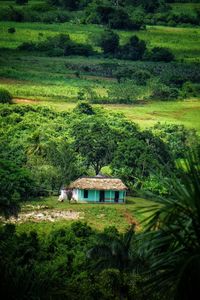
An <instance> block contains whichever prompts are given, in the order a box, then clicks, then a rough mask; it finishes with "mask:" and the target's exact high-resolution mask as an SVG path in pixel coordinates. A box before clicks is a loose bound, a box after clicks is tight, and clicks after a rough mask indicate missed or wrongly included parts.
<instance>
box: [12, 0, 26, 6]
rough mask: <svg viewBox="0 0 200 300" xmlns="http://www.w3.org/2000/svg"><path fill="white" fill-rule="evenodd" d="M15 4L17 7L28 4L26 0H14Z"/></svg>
mask: <svg viewBox="0 0 200 300" xmlns="http://www.w3.org/2000/svg"><path fill="white" fill-rule="evenodd" d="M15 3H16V4H19V5H24V4H27V3H28V0H15Z"/></svg>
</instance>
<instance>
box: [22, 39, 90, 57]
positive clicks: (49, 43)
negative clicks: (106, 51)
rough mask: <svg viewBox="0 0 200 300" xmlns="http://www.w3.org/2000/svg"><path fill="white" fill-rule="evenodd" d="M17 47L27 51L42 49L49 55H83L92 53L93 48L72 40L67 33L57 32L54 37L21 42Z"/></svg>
mask: <svg viewBox="0 0 200 300" xmlns="http://www.w3.org/2000/svg"><path fill="white" fill-rule="evenodd" d="M18 49H20V50H27V51H42V52H43V51H44V52H46V53H47V54H48V55H49V56H63V55H65V56H67V55H84V56H89V55H91V54H93V49H92V47H91V46H90V45H84V44H79V43H76V42H73V41H72V40H71V39H70V37H69V35H65V34H59V35H56V36H54V37H48V38H47V39H46V40H44V41H41V42H38V43H33V42H25V43H22V44H21V45H20V46H19V47H18Z"/></svg>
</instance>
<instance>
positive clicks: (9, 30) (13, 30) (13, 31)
mask: <svg viewBox="0 0 200 300" xmlns="http://www.w3.org/2000/svg"><path fill="white" fill-rule="evenodd" d="M15 32H16V30H15V28H14V27H10V28H8V33H15Z"/></svg>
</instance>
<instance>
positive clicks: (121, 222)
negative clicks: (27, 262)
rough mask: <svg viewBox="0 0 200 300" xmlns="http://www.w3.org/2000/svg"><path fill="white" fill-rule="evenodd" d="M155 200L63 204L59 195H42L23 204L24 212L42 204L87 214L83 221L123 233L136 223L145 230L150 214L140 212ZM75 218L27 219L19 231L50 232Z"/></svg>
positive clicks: (98, 228) (132, 199) (84, 215)
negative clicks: (35, 230)
mask: <svg viewBox="0 0 200 300" xmlns="http://www.w3.org/2000/svg"><path fill="white" fill-rule="evenodd" d="M152 203H153V202H151V201H148V200H144V199H141V198H132V197H128V198H127V203H126V204H117V205H116V204H69V203H68V202H63V203H59V202H58V201H57V197H49V198H42V199H40V200H34V201H29V202H28V203H24V205H23V206H22V212H23V213H24V212H27V213H28V212H31V211H35V210H37V208H38V206H40V205H42V206H45V208H44V209H43V210H42V209H40V212H42V211H44V210H49V211H69V210H70V211H75V212H80V213H81V214H82V216H83V218H82V219H81V221H83V222H87V223H88V224H89V225H90V226H91V227H92V228H94V229H97V230H103V229H104V228H105V227H108V226H116V228H118V230H119V231H121V232H123V231H124V230H125V229H126V228H127V227H128V226H129V225H130V224H131V223H132V222H135V223H136V226H137V230H141V229H142V226H143V225H142V224H143V223H142V224H141V222H142V221H143V220H144V219H145V217H147V216H148V214H147V213H142V212H141V211H139V209H141V208H142V207H149V206H151V205H152ZM71 222H73V221H70V220H69V221H68V220H58V221H55V222H53V223H52V222H48V221H45V222H44V221H43V222H39V223H38V222H28V223H27V222H26V223H21V224H18V226H17V228H18V231H24V230H25V231H31V230H33V229H37V231H38V233H39V234H44V233H45V234H47V233H48V232H50V231H51V230H52V229H57V228H60V227H63V226H65V225H70V224H71Z"/></svg>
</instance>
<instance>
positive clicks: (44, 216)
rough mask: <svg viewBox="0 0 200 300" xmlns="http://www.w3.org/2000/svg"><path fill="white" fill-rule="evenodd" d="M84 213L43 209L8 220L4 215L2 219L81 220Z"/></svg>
mask: <svg viewBox="0 0 200 300" xmlns="http://www.w3.org/2000/svg"><path fill="white" fill-rule="evenodd" d="M83 218H84V214H83V213H82V212H77V211H72V210H66V211H59V210H56V211H55V210H42V211H32V212H26V213H25V212H24V213H20V214H19V215H18V218H15V217H11V218H10V219H9V220H8V221H5V220H4V219H3V217H0V221H4V222H5V223H6V222H9V223H10V222H11V223H18V224H20V223H25V222H30V221H31V222H41V221H48V222H55V221H59V220H79V219H83Z"/></svg>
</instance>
